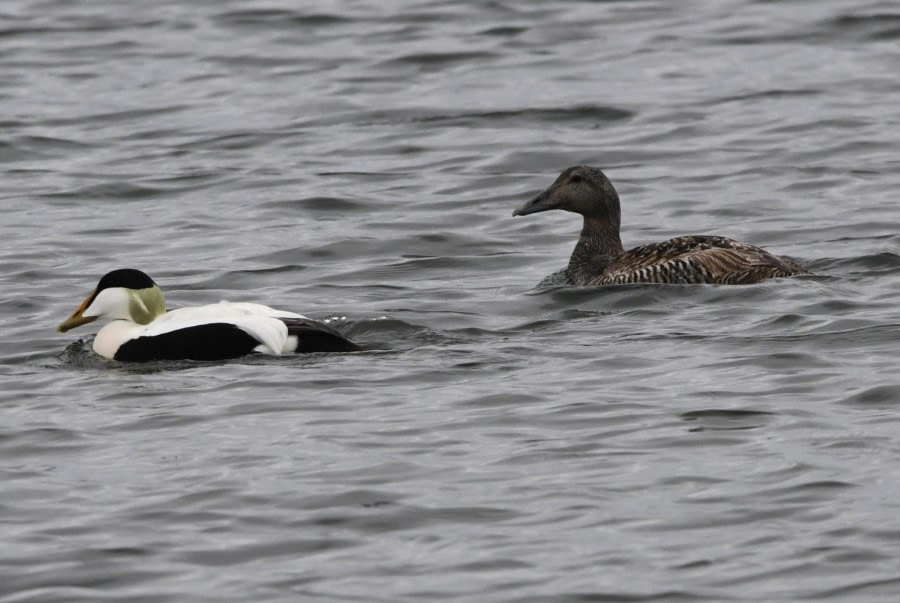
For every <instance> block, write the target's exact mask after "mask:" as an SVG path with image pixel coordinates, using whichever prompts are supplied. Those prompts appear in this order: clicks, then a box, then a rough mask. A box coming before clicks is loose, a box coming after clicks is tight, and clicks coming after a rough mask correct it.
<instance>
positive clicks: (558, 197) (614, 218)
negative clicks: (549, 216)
mask: <svg viewBox="0 0 900 603" xmlns="http://www.w3.org/2000/svg"><path fill="white" fill-rule="evenodd" d="M549 209H564V210H566V211H571V212H575V213H576V214H581V215H582V216H583V217H584V225H583V226H582V228H581V236H580V237H579V238H578V244H576V245H575V250H574V251H573V252H572V257H571V258H570V259H569V265H568V266H567V267H566V269H565V277H566V283H567V284H570V285H610V284H620V283H718V284H724V285H745V284H750V283H756V282H759V281H762V280H764V279H769V278H776V277H781V276H794V275H798V274H809V272H808V271H807V270H805V269H804V268H803V267H802V266H800V265H798V264H796V263H794V262H792V261H791V260H788V259H785V258H780V257H778V256H776V255H772V254H771V253H769V252H768V251H766V250H765V249H760V248H759V247H755V246H753V245H749V244H747V243H741V242H739V241H734V240H732V239H728V238H726V237H717V236H708V235H690V236H683V237H676V238H674V239H669V240H668V241H663V242H662V243H651V244H649V245H641V246H640V247H635V248H634V249H631V250H629V251H625V249H624V248H623V247H622V241H621V240H620V239H619V218H620V210H619V195H618V194H617V193H616V189H614V188H613V185H612V183H611V182H610V181H609V180H608V179H607V177H606V176H605V175H604V174H603V172H602V171H600V170H599V169H597V168H594V167H588V166H576V167H570V168H568V169H566V170H564V171H563V173H562V174H560V175H559V177H558V178H557V179H556V182H554V183H553V184H552V185H551V186H550V188H548V189H547V190H545V191H544V192H542V193H540V194H539V195H538V196H537V197H535V198H534V199H532V200H531V201H529V202H528V203H525V204H524V205H523V206H521V207H520V208H518V209H516V210H515V211H514V212H513V216H527V215H529V214H534V213H537V212H541V211H547V210H549Z"/></svg>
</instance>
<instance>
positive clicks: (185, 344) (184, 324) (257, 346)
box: [57, 268, 361, 362]
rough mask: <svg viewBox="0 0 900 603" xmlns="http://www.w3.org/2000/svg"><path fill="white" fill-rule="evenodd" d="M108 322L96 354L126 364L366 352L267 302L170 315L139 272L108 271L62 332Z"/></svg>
mask: <svg viewBox="0 0 900 603" xmlns="http://www.w3.org/2000/svg"><path fill="white" fill-rule="evenodd" d="M103 317H105V318H110V319H112V320H111V321H110V322H109V323H107V324H106V325H104V326H103V327H102V328H101V329H100V331H99V332H98V333H97V336H96V337H95V338H94V343H93V349H94V351H95V352H96V353H97V354H99V355H100V356H103V357H104V358H108V359H110V360H118V361H122V362H146V361H151V360H228V359H232V358H238V357H240V356H245V355H247V354H270V355H273V356H279V355H281V354H288V353H294V352H355V351H358V350H360V349H361V348H360V347H359V346H358V345H357V344H355V343H353V342H352V341H350V340H349V339H347V338H346V337H344V336H343V335H342V334H341V333H340V332H338V331H337V330H336V329H334V328H333V327H331V326H329V325H327V324H325V323H323V322H319V321H316V320H312V319H310V318H307V317H306V316H303V315H302V314H296V313H294V312H285V311H282V310H276V309H274V308H270V307H268V306H264V305H262V304H254V303H246V302H237V303H231V302H227V301H222V302H219V303H216V304H209V305H206V306H197V307H188V308H179V309H175V310H171V311H168V312H167V311H166V302H165V299H164V298H163V293H162V290H161V289H160V288H159V286H157V284H156V283H155V282H154V281H153V279H151V278H150V277H149V276H147V274H145V273H144V272H141V271H140V270H136V269H134V268H121V269H118V270H113V271H112V272H109V273H107V274H105V275H104V276H103V277H102V278H101V279H100V282H99V283H98V284H97V287H96V288H95V289H94V290H93V291H91V292H90V294H89V295H88V296H87V297H86V298H85V299H84V302H82V304H81V305H80V306H78V308H77V309H76V310H75V312H73V313H72V315H71V316H70V317H69V318H67V319H66V320H64V321H63V322H62V323H61V324H60V325H59V327H58V329H57V330H58V331H59V332H60V333H65V332H67V331H69V330H70V329H74V328H76V327H80V326H81V325H85V324H88V323H91V322H94V321H95V320H97V319H98V318H103Z"/></svg>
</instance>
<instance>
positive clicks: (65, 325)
mask: <svg viewBox="0 0 900 603" xmlns="http://www.w3.org/2000/svg"><path fill="white" fill-rule="evenodd" d="M92 299H94V292H93V291H91V294H90V295H88V296H87V297H85V298H84V301H83V302H81V305H80V306H78V309H77V310H75V312H74V313H73V314H72V316H70V317H68V318H67V319H65V320H64V321H63V322H62V324H61V325H59V326H58V327H57V328H56V330H57V331H59V332H60V333H65V332H66V331H68V330H69V329H74V328H75V327H80V326H81V325H86V324H87V323H89V322H94V321H95V320H97V317H96V316H82V314H83V313H84V311H85V310H87V307H88V304H89V303H90V301H91V300H92Z"/></svg>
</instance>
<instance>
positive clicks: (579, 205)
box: [513, 165, 620, 231]
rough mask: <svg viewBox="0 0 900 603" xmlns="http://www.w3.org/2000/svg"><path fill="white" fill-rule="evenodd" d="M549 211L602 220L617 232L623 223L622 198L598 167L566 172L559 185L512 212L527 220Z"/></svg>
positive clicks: (557, 183)
mask: <svg viewBox="0 0 900 603" xmlns="http://www.w3.org/2000/svg"><path fill="white" fill-rule="evenodd" d="M550 209H564V210H566V211H571V212H574V213H576V214H581V215H582V216H584V217H585V218H587V219H593V220H599V221H601V222H604V223H606V224H607V225H608V226H612V227H614V228H615V229H616V230H617V231H618V228H619V221H620V209H619V195H618V194H617V193H616V189H615V188H613V185H612V183H611V182H610V181H609V179H608V178H607V177H606V175H605V174H604V173H603V172H602V171H601V170H600V169H599V168H595V167H590V166H586V165H579V166H575V167H570V168H566V169H565V170H564V171H563V173H562V174H560V175H559V178H557V179H556V182H554V183H553V184H551V185H550V187H549V188H548V189H546V190H545V191H544V192H542V193H540V194H539V195H538V196H536V197H535V198H533V199H532V200H531V201H528V202H527V203H525V204H524V205H522V206H521V207H519V208H518V209H516V210H515V211H514V212H513V215H514V216H527V215H529V214H536V213H538V212H541V211H547V210H550Z"/></svg>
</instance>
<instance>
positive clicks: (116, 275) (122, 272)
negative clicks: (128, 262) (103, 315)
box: [97, 268, 156, 293]
mask: <svg viewBox="0 0 900 603" xmlns="http://www.w3.org/2000/svg"><path fill="white" fill-rule="evenodd" d="M155 286H156V283H154V282H153V279H152V278H150V277H149V276H147V275H146V274H144V273H143V272H141V271H140V270H135V269H134V268H120V269H118V270H113V271H112V272H107V273H106V274H104V275H103V278H101V279H100V282H99V283H98V284H97V292H98V293H99V292H100V291H103V290H104V289H109V288H111V287H124V288H125V289H137V290H140V289H149V288H150V287H155Z"/></svg>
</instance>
